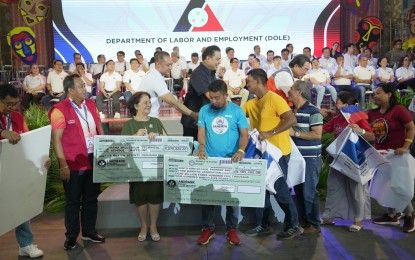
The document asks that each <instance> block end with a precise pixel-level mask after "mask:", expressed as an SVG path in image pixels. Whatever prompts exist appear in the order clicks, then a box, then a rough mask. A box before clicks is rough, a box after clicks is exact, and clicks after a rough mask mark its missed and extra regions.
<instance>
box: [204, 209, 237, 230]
mask: <svg viewBox="0 0 415 260" xmlns="http://www.w3.org/2000/svg"><path fill="white" fill-rule="evenodd" d="M214 217H215V206H212V205H203V206H202V220H203V228H209V229H210V230H212V231H213V230H215V223H214V222H213V219H214ZM225 222H226V230H229V229H236V227H237V226H238V207H236V206H226V220H225Z"/></svg>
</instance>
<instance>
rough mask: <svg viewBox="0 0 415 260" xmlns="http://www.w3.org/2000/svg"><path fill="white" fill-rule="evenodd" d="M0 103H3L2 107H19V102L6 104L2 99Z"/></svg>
mask: <svg viewBox="0 0 415 260" xmlns="http://www.w3.org/2000/svg"><path fill="white" fill-rule="evenodd" d="M1 103H3V105H5V106H6V107H7V108H15V107H17V106H18V105H19V102H16V103H6V102H4V100H3V99H1Z"/></svg>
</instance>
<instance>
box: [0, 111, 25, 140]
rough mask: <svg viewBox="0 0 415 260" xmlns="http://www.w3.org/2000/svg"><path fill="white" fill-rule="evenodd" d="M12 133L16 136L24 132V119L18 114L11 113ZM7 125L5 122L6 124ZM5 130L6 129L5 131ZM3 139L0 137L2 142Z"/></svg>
mask: <svg viewBox="0 0 415 260" xmlns="http://www.w3.org/2000/svg"><path fill="white" fill-rule="evenodd" d="M11 116H12V120H11V122H12V131H13V132H16V133H18V134H22V133H24V132H26V131H25V129H24V117H23V115H22V114H20V113H19V112H12V113H11ZM6 123H7V122H6ZM6 130H7V129H6ZM3 139H4V138H3V137H1V136H0V140H3Z"/></svg>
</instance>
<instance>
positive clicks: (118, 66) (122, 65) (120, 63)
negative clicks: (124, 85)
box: [115, 51, 131, 76]
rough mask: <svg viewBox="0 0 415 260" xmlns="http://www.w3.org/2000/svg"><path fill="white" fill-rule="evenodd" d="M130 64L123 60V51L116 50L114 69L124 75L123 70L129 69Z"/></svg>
mask: <svg viewBox="0 0 415 260" xmlns="http://www.w3.org/2000/svg"><path fill="white" fill-rule="evenodd" d="M130 69H131V66H130V63H128V62H127V61H126V60H125V52H123V51H119V52H117V61H116V62H115V71H116V72H118V73H119V74H120V75H121V76H122V75H124V72H126V71H127V70H130Z"/></svg>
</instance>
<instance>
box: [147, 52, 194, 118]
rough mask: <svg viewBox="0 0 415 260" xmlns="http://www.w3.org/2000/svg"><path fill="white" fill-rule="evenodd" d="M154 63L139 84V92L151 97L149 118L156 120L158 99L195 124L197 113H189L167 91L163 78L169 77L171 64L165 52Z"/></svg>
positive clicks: (189, 111)
mask: <svg viewBox="0 0 415 260" xmlns="http://www.w3.org/2000/svg"><path fill="white" fill-rule="evenodd" d="M154 61H155V62H154V63H155V65H154V68H151V69H150V70H149V71H148V72H147V74H146V75H145V76H144V77H143V79H142V81H141V84H140V90H141V91H145V92H148V93H149V94H150V96H151V112H150V114H149V116H151V117H157V118H158V116H159V109H160V102H159V99H161V100H163V101H164V102H166V103H167V104H169V105H171V106H173V107H174V108H175V109H177V110H178V111H179V112H181V113H182V114H185V115H188V116H191V117H192V118H193V119H194V120H195V122H196V121H197V113H195V112H193V111H191V110H190V109H188V108H187V107H186V106H185V105H183V104H182V103H181V102H179V101H177V100H176V98H175V97H174V96H173V95H172V94H171V92H170V91H169V90H168V89H167V84H166V81H165V78H164V76H168V75H170V70H171V66H172V64H173V61H172V59H171V58H170V55H169V54H168V53H167V52H165V51H162V52H159V53H158V54H157V55H156V56H155V57H154Z"/></svg>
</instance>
